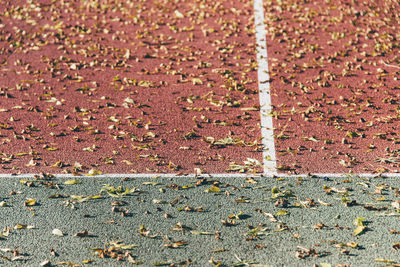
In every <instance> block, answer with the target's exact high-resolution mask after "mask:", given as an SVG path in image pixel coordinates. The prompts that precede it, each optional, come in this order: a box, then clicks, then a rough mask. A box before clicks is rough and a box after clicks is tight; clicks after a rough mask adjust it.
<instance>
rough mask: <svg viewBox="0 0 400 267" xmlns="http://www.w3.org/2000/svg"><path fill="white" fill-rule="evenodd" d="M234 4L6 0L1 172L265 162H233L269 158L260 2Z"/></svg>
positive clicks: (221, 167)
mask: <svg viewBox="0 0 400 267" xmlns="http://www.w3.org/2000/svg"><path fill="white" fill-rule="evenodd" d="M231 2H232V1H208V0H207V1H180V2H179V4H178V3H173V2H171V1H126V0H123V1H100V2H99V1H4V2H3V4H2V5H1V11H0V14H1V15H0V21H1V23H0V24H1V25H0V51H1V53H0V54H1V55H0V64H1V70H0V87H1V91H0V103H1V108H0V132H1V134H0V155H1V161H0V166H1V168H0V172H1V173H38V172H51V173H73V174H83V173H88V172H90V173H92V174H96V173H99V172H96V171H97V170H98V171H101V172H102V173H193V172H200V171H203V172H207V173H226V172H230V171H240V170H242V171H260V170H262V168H260V167H259V166H258V167H256V166H251V167H250V168H248V167H245V166H244V167H240V166H232V165H231V163H233V162H236V163H238V164H239V165H242V166H243V164H244V163H243V161H245V160H247V158H252V159H255V160H257V161H259V162H262V152H261V151H262V146H261V141H260V140H261V134H260V125H259V121H260V115H259V104H258V103H259V99H258V87H257V68H256V67H257V63H256V52H255V38H254V22H253V21H254V18H253V16H252V14H253V5H252V4H253V3H252V1H244V0H243V1H234V4H232V3H231ZM253 165H254V164H253ZM256 165H257V164H256ZM195 168H197V170H195ZM94 170H96V171H94Z"/></svg>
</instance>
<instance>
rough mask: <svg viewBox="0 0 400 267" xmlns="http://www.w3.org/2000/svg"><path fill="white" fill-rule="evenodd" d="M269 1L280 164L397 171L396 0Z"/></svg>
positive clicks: (304, 169) (302, 169)
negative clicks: (359, 0)
mask: <svg viewBox="0 0 400 267" xmlns="http://www.w3.org/2000/svg"><path fill="white" fill-rule="evenodd" d="M264 4H265V5H264V6H265V13H266V19H265V21H266V24H267V32H268V39H267V46H268V53H269V55H268V56H269V57H268V59H269V61H270V71H271V73H270V76H271V78H272V81H271V95H272V102H273V105H274V114H273V115H274V126H275V129H274V131H275V137H276V138H275V143H276V150H277V155H276V157H277V159H278V169H279V170H280V171H287V172H289V173H303V174H304V173H347V172H353V173H382V172H396V171H398V170H399V166H400V165H399V161H398V158H399V153H400V150H399V148H400V146H399V143H400V136H399V118H400V116H399V114H400V113H399V112H400V110H399V96H400V94H399V89H400V83H399V81H398V79H399V77H400V64H399V63H400V58H399V51H400V43H399V38H400V35H399V26H400V25H399V23H400V20H399V15H398V12H397V11H396V10H398V9H399V8H400V6H399V3H398V1H363V2H355V1H309V2H307V3H301V4H300V3H298V1H282V2H280V1H265V3H264Z"/></svg>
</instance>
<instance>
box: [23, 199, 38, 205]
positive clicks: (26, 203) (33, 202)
mask: <svg viewBox="0 0 400 267" xmlns="http://www.w3.org/2000/svg"><path fill="white" fill-rule="evenodd" d="M24 203H25V206H35V205H36V199H34V198H30V199H28V200H27V201H25V202H24Z"/></svg>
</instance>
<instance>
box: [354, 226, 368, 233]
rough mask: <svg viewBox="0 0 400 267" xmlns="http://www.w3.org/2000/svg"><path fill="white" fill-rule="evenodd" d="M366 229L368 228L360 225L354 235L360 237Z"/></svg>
mask: <svg viewBox="0 0 400 267" xmlns="http://www.w3.org/2000/svg"><path fill="white" fill-rule="evenodd" d="M366 228H367V227H366V226H362V225H359V226H357V227H356V229H354V233H353V234H354V235H360V234H362V233H363V232H364V231H365V229H366Z"/></svg>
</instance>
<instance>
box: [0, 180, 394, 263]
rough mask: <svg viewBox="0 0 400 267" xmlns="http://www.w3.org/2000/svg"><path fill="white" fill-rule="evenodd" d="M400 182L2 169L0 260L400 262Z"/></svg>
mask: <svg viewBox="0 0 400 267" xmlns="http://www.w3.org/2000/svg"><path fill="white" fill-rule="evenodd" d="M26 180H28V181H26ZM70 180H76V181H79V182H81V183H80V184H76V181H73V182H67V183H72V184H64V183H65V182H66V181H70ZM105 184H108V185H109V186H108V187H107V188H108V189H107V188H106V187H105V186H104V185H105ZM120 186H121V188H119V190H118V187H120ZM398 186H399V182H398V181H397V180H396V179H389V178H371V179H361V178H357V177H349V178H337V179H322V178H312V177H304V178H301V179H297V178H286V179H282V178H281V179H279V178H263V177H254V178H247V179H245V178H241V179H239V178H237V179H232V178H230V179H229V178H218V177H212V178H207V179H205V180H202V178H194V177H191V178H190V177H177V178H151V177H148V178H140V179H123V177H121V178H119V179H116V178H107V177H96V176H94V177H76V178H63V179H60V178H54V177H51V176H43V175H41V176H40V177H36V178H34V179H32V178H24V177H23V176H21V177H13V178H3V180H2V186H1V188H0V193H1V197H2V201H3V202H1V206H2V207H0V210H1V211H0V221H1V225H2V227H3V229H2V231H3V232H2V236H1V237H2V238H1V240H0V248H1V250H0V255H1V259H0V262H1V263H2V264H3V265H4V266H40V264H42V265H43V266H86V265H88V266H90V265H92V266H116V265H118V266H125V265H126V266H128V265H129V266H131V265H134V264H135V263H136V264H142V266H155V265H162V266H184V265H185V264H186V265H187V266H313V264H317V266H335V265H336V264H350V265H351V266H396V265H395V264H396V263H400V257H399V253H400V252H399V251H397V249H398V247H399V245H396V244H397V243H398V242H400V234H399V233H400V223H399V213H398V212H397V210H396V208H397V207H399V202H396V201H398V200H399V199H400V198H399V196H398V190H397V187H398ZM112 187H114V189H116V190H114V191H113V190H112ZM102 188H103V191H102V192H101V190H102ZM126 188H128V189H130V190H129V191H130V193H128V191H125V189H126ZM217 188H219V189H220V192H213V191H218V189H217ZM210 191H211V192H210ZM112 192H114V194H118V192H119V194H121V195H124V196H120V197H116V196H115V195H113V194H112ZM122 192H124V193H122ZM100 193H101V196H99V194H100ZM110 193H111V195H110ZM90 196H91V197H92V198H86V197H90ZM85 198H86V199H85ZM29 199H31V200H29ZM32 199H34V200H35V201H33V200H32ZM32 204H34V205H32ZM117 204H119V205H121V204H122V206H117ZM30 205H32V206H30ZM113 207H114V208H113ZM271 214H272V216H271ZM360 217H364V218H365V220H364V221H362V219H359V221H362V222H361V223H360V224H361V225H362V231H361V232H360V233H357V234H355V230H356V229H357V225H356V224H355V220H356V219H357V218H360ZM18 228H22V229H18ZM54 229H57V230H54ZM85 231H87V232H85ZM60 235H62V236H60ZM131 245H135V246H131ZM112 246H113V247H112ZM96 249H97V250H96ZM46 264H47V265H46ZM174 264H175V265H174ZM323 264H331V265H323ZM341 266H345V265H341Z"/></svg>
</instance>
